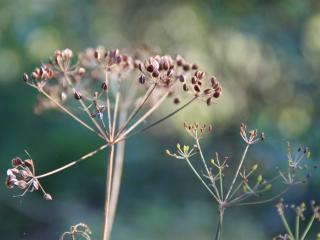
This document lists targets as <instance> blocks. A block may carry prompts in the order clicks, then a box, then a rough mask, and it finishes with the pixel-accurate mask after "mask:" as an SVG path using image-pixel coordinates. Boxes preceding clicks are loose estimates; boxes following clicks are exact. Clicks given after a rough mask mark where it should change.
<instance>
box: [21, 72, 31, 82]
mask: <svg viewBox="0 0 320 240" xmlns="http://www.w3.org/2000/svg"><path fill="white" fill-rule="evenodd" d="M22 79H23V81H25V82H28V80H29V76H28V74H26V73H24V74H23V76H22Z"/></svg>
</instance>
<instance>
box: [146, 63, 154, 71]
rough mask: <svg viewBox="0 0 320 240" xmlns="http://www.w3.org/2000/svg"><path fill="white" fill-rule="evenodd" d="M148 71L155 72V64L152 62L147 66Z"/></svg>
mask: <svg viewBox="0 0 320 240" xmlns="http://www.w3.org/2000/svg"><path fill="white" fill-rule="evenodd" d="M147 71H148V72H150V73H151V72H153V66H152V65H151V64H150V65H148V66H147Z"/></svg>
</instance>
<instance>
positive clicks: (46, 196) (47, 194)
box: [43, 193, 52, 201]
mask: <svg viewBox="0 0 320 240" xmlns="http://www.w3.org/2000/svg"><path fill="white" fill-rule="evenodd" d="M43 198H44V199H45V200H48V201H50V200H52V197H51V195H50V194H49V193H45V194H43Z"/></svg>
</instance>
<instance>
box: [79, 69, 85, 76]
mask: <svg viewBox="0 0 320 240" xmlns="http://www.w3.org/2000/svg"><path fill="white" fill-rule="evenodd" d="M85 73H86V69H84V68H82V67H81V68H79V69H78V74H79V75H80V76H83V75H84V74H85Z"/></svg>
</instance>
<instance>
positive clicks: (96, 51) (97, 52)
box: [94, 50, 101, 60]
mask: <svg viewBox="0 0 320 240" xmlns="http://www.w3.org/2000/svg"><path fill="white" fill-rule="evenodd" d="M100 57H101V55H100V52H99V51H98V50H95V51H94V58H95V59H97V60H99V59H100Z"/></svg>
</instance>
